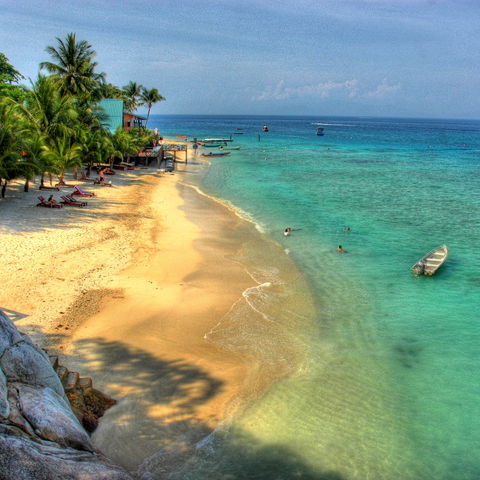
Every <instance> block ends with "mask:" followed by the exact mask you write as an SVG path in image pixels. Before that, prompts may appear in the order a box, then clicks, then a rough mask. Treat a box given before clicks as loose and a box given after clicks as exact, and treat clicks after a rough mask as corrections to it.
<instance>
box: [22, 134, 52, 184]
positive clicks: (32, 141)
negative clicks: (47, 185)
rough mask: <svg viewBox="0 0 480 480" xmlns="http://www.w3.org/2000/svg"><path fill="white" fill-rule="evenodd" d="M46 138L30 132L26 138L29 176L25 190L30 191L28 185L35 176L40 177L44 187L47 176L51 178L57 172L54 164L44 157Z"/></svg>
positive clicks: (26, 178)
mask: <svg viewBox="0 0 480 480" xmlns="http://www.w3.org/2000/svg"><path fill="white" fill-rule="evenodd" d="M44 145H45V141H44V137H43V136H42V135H41V134H39V133H37V132H35V131H34V132H30V133H29V135H28V136H27V138H26V144H25V151H26V153H27V158H26V159H25V160H26V165H25V168H26V169H27V175H28V176H27V175H24V176H25V180H26V181H25V187H24V190H25V191H28V183H29V181H30V180H31V179H32V178H31V177H33V175H35V174H39V175H40V185H41V186H43V184H44V178H45V174H46V173H47V174H49V175H50V177H51V175H52V173H53V172H54V171H55V165H54V163H53V162H52V161H51V160H49V159H48V158H45V156H44V155H43V151H44V148H43V147H44Z"/></svg>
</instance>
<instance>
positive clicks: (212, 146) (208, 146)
mask: <svg viewBox="0 0 480 480" xmlns="http://www.w3.org/2000/svg"><path fill="white" fill-rule="evenodd" d="M224 145H226V143H204V144H203V145H202V147H205V148H217V147H223V146H224Z"/></svg>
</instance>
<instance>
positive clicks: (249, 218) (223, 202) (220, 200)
mask: <svg viewBox="0 0 480 480" xmlns="http://www.w3.org/2000/svg"><path fill="white" fill-rule="evenodd" d="M182 184H183V185H185V186H187V187H190V188H193V190H195V191H196V192H197V193H199V194H200V195H203V196H204V197H206V198H209V199H210V200H213V201H214V202H217V203H219V204H220V205H223V206H224V207H226V208H228V209H229V210H230V211H231V212H233V213H234V214H235V215H236V216H237V217H239V218H241V219H242V220H246V221H247V222H250V223H251V224H253V226H254V227H255V228H256V229H257V230H258V231H259V232H260V233H266V228H265V227H264V226H263V225H262V224H260V223H258V222H257V221H256V220H255V219H254V218H253V215H251V214H250V213H248V212H246V211H245V210H242V209H241V208H239V207H237V206H236V205H234V204H233V203H231V202H230V201H229V200H225V199H223V198H218V197H214V196H213V195H209V194H208V193H205V192H204V191H203V190H201V189H200V188H199V187H197V186H196V185H192V184H191V183H183V182H182Z"/></svg>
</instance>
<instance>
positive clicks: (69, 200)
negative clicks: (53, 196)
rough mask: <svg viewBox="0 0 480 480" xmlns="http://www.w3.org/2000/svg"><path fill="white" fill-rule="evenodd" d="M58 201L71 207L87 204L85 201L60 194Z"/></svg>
mask: <svg viewBox="0 0 480 480" xmlns="http://www.w3.org/2000/svg"><path fill="white" fill-rule="evenodd" d="M60 203H63V205H70V206H72V207H85V206H86V205H87V202H79V201H77V200H75V199H74V198H72V197H69V196H68V195H62V201H61V202H60Z"/></svg>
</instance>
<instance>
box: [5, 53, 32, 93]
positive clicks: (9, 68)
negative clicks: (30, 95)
mask: <svg viewBox="0 0 480 480" xmlns="http://www.w3.org/2000/svg"><path fill="white" fill-rule="evenodd" d="M23 78H24V77H23V75H22V74H21V73H20V72H19V71H18V70H16V69H15V67H14V66H13V65H11V64H10V63H9V61H8V58H7V57H6V56H5V55H4V54H3V53H1V52H0V97H9V98H13V99H14V100H16V101H21V100H23V99H24V97H25V94H26V89H25V87H24V86H22V85H18V82H20V80H22V79H23Z"/></svg>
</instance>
